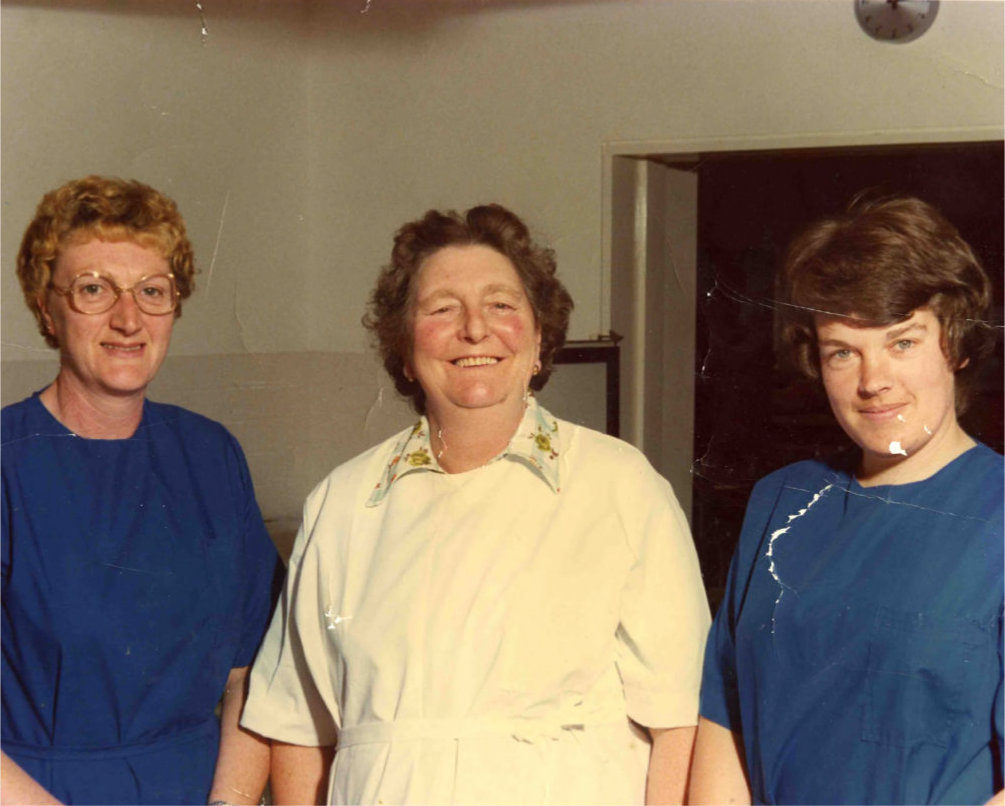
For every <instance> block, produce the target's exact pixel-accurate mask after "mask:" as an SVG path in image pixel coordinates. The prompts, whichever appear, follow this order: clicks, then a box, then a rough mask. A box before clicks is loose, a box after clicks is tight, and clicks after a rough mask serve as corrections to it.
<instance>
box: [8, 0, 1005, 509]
mask: <svg viewBox="0 0 1005 806" xmlns="http://www.w3.org/2000/svg"><path fill="white" fill-rule="evenodd" d="M363 5H364V4H363V2H362V0H271V1H269V0H203V1H202V6H203V8H204V9H205V16H206V23H207V28H208V32H209V33H208V37H207V38H206V39H205V41H203V38H202V37H201V35H200V26H201V20H200V18H199V14H198V11H197V8H196V4H195V3H194V2H192V0H76V1H71V0H65V2H58V1H57V0H45V1H43V0H39V2H28V1H26V0H25V1H23V2H12V1H8V0H4V2H3V3H2V103H3V108H2V112H3V116H2V135H3V139H2V160H3V162H2V167H3V188H2V204H3V207H2V209H3V218H2V231H0V234H2V249H0V252H2V263H0V265H2V267H3V271H2V272H0V276H2V293H3V297H2V320H3V321H2V342H3V381H4V383H3V399H4V402H9V401H10V400H13V399H17V398H19V397H21V396H23V394H25V393H27V392H28V391H30V390H31V388H34V387H33V384H36V383H38V380H37V379H38V378H46V377H49V376H50V375H51V374H52V373H53V372H54V364H52V358H51V357H48V356H49V353H48V351H46V349H45V348H44V347H43V346H42V342H41V339H40V337H39V336H38V335H37V334H36V332H35V330H34V325H33V322H32V320H31V318H30V316H29V315H28V314H27V312H26V311H24V309H23V304H22V302H21V299H20V293H19V291H18V288H17V284H16V280H15V279H14V274H13V263H14V254H15V252H16V249H17V243H18V241H19V239H20V234H21V232H22V230H23V228H24V226H25V224H26V223H27V221H28V220H29V219H30V217H31V214H32V211H33V208H34V205H35V204H36V203H37V201H38V198H39V197H40V195H41V193H42V192H43V191H45V190H47V189H49V188H51V187H53V186H55V185H56V184H58V183H60V182H62V181H63V180H65V179H68V178H71V177H75V176H79V175H83V174H86V173H90V172H100V173H110V174H118V175H125V176H134V177H137V178H140V179H143V180H145V181H148V182H150V183H151V184H154V185H155V186H157V187H160V188H162V189H164V190H165V191H167V192H168V193H170V194H171V195H173V196H174V197H175V198H176V199H177V201H178V202H179V204H180V206H181V209H182V211H183V213H184V214H185V216H186V219H187V221H188V223H189V226H190V229H191V233H192V236H193V241H194V243H195V247H196V252H197V256H198V258H199V261H200V263H201V266H202V268H203V274H202V276H201V277H200V278H199V282H200V288H199V290H197V292H196V295H195V296H194V297H193V298H192V300H190V301H189V304H188V305H187V306H186V310H185V316H184V318H183V319H182V321H181V322H180V323H179V326H178V328H177V329H176V334H177V335H176V337H175V343H174V345H173V348H172V351H173V356H175V358H173V359H169V361H168V363H167V364H166V366H165V368H164V370H163V371H162V375H163V376H164V377H163V378H159V379H158V384H160V385H161V388H163V389H164V390H165V391H166V392H170V395H171V398H170V399H171V400H172V401H173V402H179V403H182V404H183V405H184V404H186V402H188V401H191V404H192V405H194V406H195V405H197V407H199V408H201V410H203V411H205V412H206V413H208V414H210V415H211V416H216V417H218V418H219V419H222V420H223V421H224V422H225V423H228V424H231V425H234V423H235V422H237V421H238V420H240V421H241V422H244V423H247V418H246V417H243V416H242V417H238V416H237V414H236V413H235V410H234V408H233V401H234V394H235V390H239V389H241V388H242V387H241V386H240V384H247V382H248V380H247V377H246V374H247V373H248V372H249V371H252V374H254V371H261V372H262V373H267V374H263V375H261V376H260V378H259V379H258V380H257V381H256V383H259V384H261V385H263V386H264V388H265V389H267V390H268V389H283V390H286V391H287V392H288V393H290V394H292V392H291V391H290V390H300V393H301V394H302V395H304V396H309V397H313V398H315V399H320V400H325V401H328V403H327V406H328V409H329V410H332V411H340V410H341V407H343V406H345V405H350V406H354V407H357V408H359V409H362V410H359V411H352V412H349V414H351V415H352V417H348V416H347V419H344V420H343V419H341V418H340V417H336V416H326V411H325V410H321V411H314V412H313V413H312V414H311V416H313V417H317V418H320V422H319V423H318V424H316V425H315V426H314V427H313V429H312V431H313V432H314V433H312V437H311V439H310V440H305V439H304V437H303V434H304V431H305V428H304V424H303V419H302V418H303V416H304V413H303V412H302V411H301V412H299V413H298V414H297V416H293V417H291V416H290V412H289V411H287V410H284V409H283V406H282V405H280V403H281V402H282V401H286V400H289V399H290V398H289V397H288V396H287V397H284V396H282V395H271V396H270V395H268V394H265V395H262V396H260V397H258V398H255V399H257V400H262V401H263V402H262V403H261V405H263V406H267V407H270V410H269V411H268V412H266V413H264V414H263V418H264V421H261V422H256V423H255V427H254V428H248V429H247V430H245V427H242V426H240V425H239V424H238V425H237V426H235V430H236V431H239V432H241V431H243V433H239V436H240V437H241V439H242V441H243V442H244V444H245V447H246V449H247V450H248V454H249V459H250V460H251V463H252V470H253V473H254V475H255V479H256V484H257V485H258V487H259V491H260V497H261V499H262V504H263V509H264V510H265V511H266V514H267V515H269V516H271V517H275V518H287V517H296V515H297V513H298V511H299V503H298V502H299V501H300V499H302V497H303V495H304V494H305V493H306V492H307V490H308V489H309V487H310V486H311V485H312V484H313V483H314V482H315V481H316V480H317V476H318V475H319V470H318V468H327V467H329V466H330V465H333V464H335V463H336V462H338V461H341V460H343V459H345V458H348V456H349V455H351V453H352V452H355V451H356V450H358V446H359V443H360V439H361V435H364V436H366V438H367V439H371V441H372V439H375V438H376V437H377V435H378V434H377V432H383V431H386V430H387V429H389V428H391V427H393V426H396V425H397V424H398V423H399V422H400V421H402V420H403V418H405V417H407V414H405V413H403V411H402V409H401V408H400V407H394V406H386V405H384V404H381V405H378V406H377V408H376V411H377V412H378V416H377V418H376V420H374V419H373V418H372V417H371V419H370V420H369V421H368V422H370V426H369V427H368V428H369V430H367V431H366V432H365V433H364V432H363V431H360V430H359V429H358V427H357V426H358V423H359V422H362V419H361V418H363V417H364V416H367V414H368V413H369V412H370V408H371V405H372V404H374V403H377V401H378V400H380V401H385V400H387V399H388V398H389V397H390V387H389V385H388V384H387V383H386V382H383V381H381V380H380V377H381V376H380V372H379V369H377V368H376V367H375V366H374V365H373V363H372V362H371V361H370V359H368V358H364V356H363V355H362V353H363V352H364V350H365V345H366V337H365V335H364V333H363V331H362V328H361V327H360V326H359V317H360V315H361V313H362V310H363V305H364V302H365V299H366V295H367V292H368V290H369V288H370V285H371V282H372V279H373V277H374V274H375V272H376V269H377V267H379V266H380V265H381V264H383V263H384V262H385V261H386V259H387V255H388V252H389V248H390V242H391V234H392V232H393V231H394V229H396V228H397V227H398V226H399V225H400V224H401V223H403V222H404V221H405V220H408V219H410V218H413V217H415V216H417V215H419V214H421V213H422V212H423V211H424V210H425V209H427V208H429V207H447V206H449V207H456V208H464V207H467V206H469V205H471V204H474V203H477V202H482V201H490V200H494V201H499V202H502V203H504V204H507V205H509V206H511V207H513V208H514V209H515V210H517V211H518V212H519V213H520V214H522V215H524V216H525V217H526V218H527V219H528V221H529V222H530V223H531V225H532V227H533V229H534V230H535V231H536V232H537V233H538V234H539V235H540V236H541V238H542V239H543V240H544V241H546V242H548V243H550V244H551V245H552V246H554V247H555V248H556V249H557V252H558V257H559V265H560V270H561V272H562V274H563V276H564V277H565V279H566V282H567V284H568V286H569V288H570V290H571V291H572V293H573V296H574V298H575V299H576V302H577V311H576V314H575V316H574V319H573V328H572V333H571V335H572V337H574V338H586V337H590V336H592V335H595V334H596V333H597V332H598V331H599V330H601V329H602V328H603V327H604V326H605V322H606V321H607V320H606V316H607V313H606V311H605V309H604V306H605V305H606V302H605V297H604V293H603V290H604V267H603V266H602V252H603V244H602V234H601V233H602V221H603V214H604V211H603V209H602V205H603V199H602V196H603V188H602V183H603V171H604V166H603V164H602V159H601V154H602V146H603V144H604V143H610V142H612V141H641V142H643V143H644V142H657V141H658V142H672V141H675V140H683V139H689V138H698V139H710V138H729V137H736V136H749V135H763V136H765V137H770V136H773V135H778V136H789V135H802V134H813V135H817V136H818V138H819V142H820V143H821V144H825V143H826V142H827V141H828V138H829V137H834V138H835V139H836V140H840V142H842V143H847V142H848V137H849V132H851V133H860V134H861V135H862V137H863V139H869V140H871V139H874V138H875V136H876V134H877V132H878V133H890V134H891V136H893V135H897V133H903V134H904V136H905V137H907V136H908V135H909V136H910V139H912V140H917V139H925V138H926V137H928V136H931V138H932V139H938V140H946V139H949V138H950V137H951V135H949V134H947V130H951V129H957V130H959V131H960V132H964V133H965V132H971V133H972V132H973V131H975V130H977V129H981V128H983V127H990V128H991V129H992V130H996V131H998V132H999V134H998V136H1001V135H1000V130H1001V126H1002V116H1003V92H1002V88H1003V75H1002V72H1003V70H1002V63H1003V56H1002V42H1003V14H1002V11H1003V4H1002V2H1000V0H995V2H965V1H964V0H949V1H948V2H943V3H942V6H941V10H940V12H939V17H938V19H937V21H936V24H935V26H934V28H933V29H932V30H931V31H930V32H929V33H928V34H927V35H926V36H925V37H923V38H922V39H921V40H919V41H917V42H914V43H911V44H907V45H889V44H879V43H876V42H873V41H871V40H869V39H867V38H866V37H865V36H864V35H863V34H862V33H861V32H860V31H859V29H858V27H857V25H856V23H855V20H854V15H853V13H852V4H851V2H850V0H786V1H784V2H782V1H780V0H594V1H593V2H590V1H588V0H582V1H577V0H552V1H551V2H548V1H547V0H541V1H540V2H535V1H534V0H523V1H522V2H519V1H517V0H512V2H506V1H505V0H498V1H495V2H494V1H493V0H372V2H371V7H370V10H369V11H368V12H366V13H365V14H361V13H360V10H361V9H362V7H363ZM894 139H896V137H894ZM639 148H640V149H644V145H640V146H639ZM268 354H281V355H284V356H291V358H290V359H289V360H279V361H267V360H265V359H266V358H267V356H268ZM298 355H299V356H300V357H301V359H303V360H296V359H295V357H296V356H298ZM226 356H231V357H232V358H233V360H230V361H228V360H224V359H223V358H221V357H226ZM326 356H327V357H326ZM256 357H264V358H262V360H261V361H259V359H258V358H256ZM193 362H194V363H193ZM256 362H258V363H256ZM182 363H184V367H182ZM322 365H323V368H324V371H317V369H320V368H321V366H322ZM200 367H201V369H200ZM249 367H250V368H251V369H249ZM255 367H259V370H254V368H255ZM231 368H233V369H231ZM266 368H267V369H266ZM344 388H346V389H352V390H353V391H352V393H351V394H347V395H346V396H343V395H342V393H341V391H340V390H342V389H344ZM382 389H383V390H384V391H383V392H382V391H381V390H382ZM154 391H156V390H154ZM161 397H162V398H163V399H168V398H167V397H165V396H164V395H161ZM242 399H243V398H242ZM346 399H348V400H349V401H350V402H349V403H348V404H347V403H345V402H344V400H346ZM283 405H286V404H283ZM381 418H383V419H381ZM231 421H234V422H231ZM319 428H320V429H321V430H320V432H318V429H319ZM298 435H299V436H298ZM277 440H278V443H277ZM284 440H285V443H284ZM277 444H278V445H283V444H286V445H288V446H296V450H295V451H294V449H293V448H292V447H289V448H287V449H286V450H283V449H280V448H278V447H276V446H277ZM303 451H306V452H307V453H308V456H306V457H305V456H304V455H302V452H303Z"/></svg>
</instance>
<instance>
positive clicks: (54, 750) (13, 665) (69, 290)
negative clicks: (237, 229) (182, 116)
mask: <svg viewBox="0 0 1005 806" xmlns="http://www.w3.org/2000/svg"><path fill="white" fill-rule="evenodd" d="M194 272H195V268H194V263H193V255H192V247H191V244H190V243H189V241H188V237H187V236H186V233H185V225H184V222H183V221H182V218H181V216H180V214H179V213H178V210H177V208H176V206H175V204H174V202H173V201H171V200H170V199H168V198H166V197H165V196H163V195H162V194H161V193H159V192H158V191H156V190H154V189H153V188H151V187H148V186H146V185H143V184H141V183H139V182H135V181H124V180H120V179H107V178H103V177H97V176H90V177H86V178H84V179H80V180H76V181H72V182H68V183H67V184H65V185H63V186H62V187H60V188H57V189H56V190H53V191H52V192H50V193H48V194H46V196H45V197H44V198H43V199H42V202H41V204H40V205H39V207H38V210H37V211H36V214H35V218H34V220H33V221H32V222H31V224H30V225H29V226H28V229H27V231H26V232H25V235H24V239H23V241H22V244H21V249H20V251H19V253H18V257H17V273H18V278H19V279H20V282H21V287H22V289H23V291H24V296H25V300H26V302H27V304H28V307H29V308H30V309H31V311H32V313H33V314H34V316H35V318H36V319H37V321H38V325H39V328H40V330H41V333H42V336H43V337H44V338H45V341H46V343H47V344H49V346H51V347H54V348H56V349H57V350H58V351H59V372H58V374H57V376H56V379H55V380H54V381H53V382H52V383H51V384H50V385H49V386H47V387H46V388H45V389H43V390H42V391H40V392H37V393H36V394H34V395H32V396H31V397H29V398H28V399H26V400H23V401H21V402H20V403H16V404H14V405H12V406H8V407H6V408H4V409H3V412H2V429H3V430H2V459H3V462H2V496H0V505H2V514H0V533H2V552H0V559H2V583H3V589H2V604H3V629H2V644H3V679H2V684H3V685H2V700H3V725H2V751H3V756H2V761H3V768H2V777H3V790H2V797H3V802H4V803H15V802H16V803H57V802H65V803H207V802H229V803H235V804H236V803H258V800H259V796H260V795H261V792H262V789H263V788H264V785H265V780H266V777H267V774H268V766H269V745H268V743H267V742H266V741H265V740H263V739H262V738H260V737H258V736H256V735H255V734H253V733H251V732H249V731H247V730H245V729H243V728H240V727H239V725H238V718H239V716H240V711H241V708H242V706H243V703H244V697H245V678H246V673H247V668H248V666H249V665H250V663H251V661H252V659H253V658H254V655H255V652H256V650H257V648H258V644H259V641H260V639H261V637H262V634H263V632H264V629H265V626H266V622H267V619H268V615H269V609H270V604H271V602H270V599H271V597H270V593H271V591H270V588H271V585H270V583H271V579H272V575H273V572H274V570H275V566H276V552H275V549H274V547H273V545H272V542H271V540H270V539H269V536H268V534H267V532H266V531H265V527H264V525H263V523H262V517H261V514H260V512H259V509H258V505H257V503H256V501H255V495H254V490H253V488H252V483H251V477H250V475H249V472H248V468H247V465H246V463H245V459H244V455H243V453H242V451H241V448H240V446H239V445H238V444H237V441H236V440H235V439H234V438H233V437H232V436H231V435H230V434H229V433H228V432H227V431H226V430H225V429H224V428H223V427H222V426H221V425H219V424H218V423H215V422H212V421H211V420H208V419H206V418H204V417H201V416H199V415H197V414H194V413H192V412H189V411H186V410H184V409H181V408H178V407H176V406H169V405H163V404H158V403H152V402H150V401H148V400H147V399H146V389H147V386H148V384H149V383H150V382H151V381H152V380H153V378H154V376H155V375H156V374H157V370H158V369H159V368H160V365H161V362H162V361H163V360H164V356H165V354H166V352H167V349H168V343H169V342H170V339H171V331H172V328H173V327H174V322H175V320H176V319H177V318H178V317H179V316H180V315H181V301H182V300H184V299H186V298H187V297H188V296H189V295H190V294H191V293H192V290H193V285H194V284H193V275H194ZM221 698H222V711H221V717H220V719H217V717H216V716H215V714H214V710H215V709H216V706H217V704H218V703H219V702H220V701H221Z"/></svg>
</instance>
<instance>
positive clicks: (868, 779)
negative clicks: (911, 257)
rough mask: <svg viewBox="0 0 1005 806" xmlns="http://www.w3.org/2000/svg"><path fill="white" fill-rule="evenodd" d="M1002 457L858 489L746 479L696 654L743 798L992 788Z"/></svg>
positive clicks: (966, 458)
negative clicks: (744, 788)
mask: <svg viewBox="0 0 1005 806" xmlns="http://www.w3.org/2000/svg"><path fill="white" fill-rule="evenodd" d="M1003 528H1005V527H1003V462H1002V457H1001V456H999V455H998V454H997V453H995V452H994V451H992V450H990V449H989V448H987V447H986V446H984V445H978V446H976V447H974V448H972V449H971V450H969V451H968V452H966V453H965V454H963V455H962V456H960V457H958V458H957V459H956V460H954V461H953V462H951V463H950V464H948V465H947V466H946V467H944V468H942V469H941V470H940V471H939V472H938V473H936V474H935V475H934V476H932V477H931V478H929V479H926V480H924V481H920V482H916V483H913V484H903V485H891V486H879V487H866V488H863V487H862V486H861V485H859V484H858V483H857V482H856V481H855V479H854V478H853V476H851V475H850V474H849V473H847V472H844V471H841V470H838V469H835V468H833V467H830V466H828V465H826V464H824V463H821V462H818V461H806V462H799V463H797V464H794V465H790V466H788V467H785V468H782V469H781V470H779V471H777V472H775V473H773V474H771V475H770V476H767V477H766V478H764V479H762V480H761V481H760V482H759V483H758V484H757V486H756V487H755V488H754V491H753V493H752V494H751V498H750V502H749V504H748V506H747V513H746V518H745V521H744V525H743V531H742V535H741V537H740V544H739V546H738V548H737V551H736V554H735V555H734V557H733V563H732V566H731V569H730V573H729V579H728V582H727V589H726V598H725V600H724V602H723V604H722V607H721V609H720V610H719V613H718V614H717V616H716V618H715V622H714V623H713V626H712V630H711V634H710V637H709V643H708V646H707V649H706V654H705V669H704V677H703V683H702V693H701V714H702V715H703V716H704V717H706V718H707V719H710V720H712V721H713V722H716V723H718V724H720V725H723V726H725V727H727V728H730V729H732V730H734V731H738V732H740V733H741V734H742V736H743V745H744V750H745V753H746V761H747V766H748V770H749V774H750V783H751V788H752V792H753V797H754V799H755V802H758V803H804V804H810V803H983V802H984V801H985V800H987V799H988V798H989V797H990V796H991V795H992V794H993V793H994V791H995V790H996V789H998V788H1001V786H1002V776H1001V764H1002V761H1001V760H1002V708H1003V701H1002V649H1001V640H1002V607H1003V594H1002V587H1003V582H1002V568H1003V562H1005V558H1003Z"/></svg>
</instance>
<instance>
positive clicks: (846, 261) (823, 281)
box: [780, 197, 994, 413]
mask: <svg viewBox="0 0 1005 806" xmlns="http://www.w3.org/2000/svg"><path fill="white" fill-rule="evenodd" d="M780 292H781V293H780V297H781V301H782V306H783V311H782V312H783V316H784V319H783V325H782V340H783V343H784V344H785V346H786V347H787V348H788V349H789V350H790V351H791V353H792V356H791V357H792V358H793V359H794V362H795V364H796V365H797V366H798V367H799V368H800V369H801V370H802V371H803V372H805V373H806V374H807V375H809V376H810V377H814V378H817V377H819V376H820V358H819V349H818V346H817V335H816V326H815V322H814V316H815V315H816V314H826V315H838V316H849V317H852V316H853V317H854V319H855V320H856V321H858V322H859V323H861V324H862V326H864V327H879V326H884V325H889V324H893V323H895V322H899V321H903V320H905V319H907V318H908V317H909V316H910V315H911V314H912V313H913V312H914V311H915V310H917V309H918V308H922V307H928V308H930V309H931V310H932V312H933V313H934V314H935V315H936V316H937V317H938V320H939V324H940V325H941V327H942V348H943V351H944V352H945V354H946V358H947V359H948V360H949V362H950V364H951V365H952V366H953V368H954V369H956V392H957V394H956V408H957V411H958V412H960V413H962V411H963V410H964V409H965V408H966V404H967V403H968V402H969V398H970V396H971V394H972V393H973V389H972V385H973V380H974V372H975V369H976V365H977V364H978V362H979V361H980V359H982V358H983V357H984V356H986V355H987V354H988V353H989V352H990V350H991V347H992V344H993V339H994V334H993V329H992V328H991V327H990V325H989V324H988V323H987V321H985V317H986V315H987V311H988V308H989V306H990V299H991V284H990V282H989V280H988V277H987V274H986V273H985V272H984V269H983V268H982V266H981V264H980V261H979V260H978V259H977V257H976V255H975V254H974V252H973V250H972V249H971V248H970V245H969V244H967V242H966V241H964V240H963V238H962V237H961V236H960V234H959V232H958V231H957V229H956V227H954V226H953V225H952V224H951V223H949V221H947V220H946V218H945V217H944V216H943V215H942V214H941V213H940V212H939V211H938V210H937V209H936V208H935V207H933V206H932V205H930V204H927V203H926V202H923V201H921V200H920V199H916V198H912V197H886V198H877V199H869V198H867V197H858V198H856V199H853V200H852V202H851V204H850V205H849V206H848V208H847V210H846V211H845V212H844V213H842V214H840V215H836V216H832V217H829V218H825V219H823V220H821V221H818V222H816V223H815V224H813V225H811V226H810V227H809V228H808V229H807V230H805V231H804V232H803V233H802V234H801V235H799V236H798V237H797V238H796V239H795V240H794V241H793V242H792V244H791V245H790V247H789V250H788V254H787V256H786V259H785V263H784V265H783V267H782V271H781V276H780ZM964 365H965V366H964Z"/></svg>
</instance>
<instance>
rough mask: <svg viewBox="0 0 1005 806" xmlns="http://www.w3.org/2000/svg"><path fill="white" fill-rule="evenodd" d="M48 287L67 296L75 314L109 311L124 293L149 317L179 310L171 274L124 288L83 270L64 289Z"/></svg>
mask: <svg viewBox="0 0 1005 806" xmlns="http://www.w3.org/2000/svg"><path fill="white" fill-rule="evenodd" d="M49 288H51V289H52V290H53V291H55V292H56V293H57V294H62V295H63V296H64V297H66V300H67V302H69V303H70V307H71V308H73V310H75V311H76V312H77V313H84V314H96V313H104V312H105V311H110V310H111V309H112V308H113V307H114V306H115V303H116V302H118V301H119V297H121V296H122V292H123V291H128V292H129V293H130V294H132V295H133V300H134V301H135V302H136V307H137V308H139V309H140V310H141V311H143V313H147V314H150V315H151V316H163V315H164V314H168V313H171V311H173V310H174V309H175V308H177V307H178V289H177V288H176V287H175V284H174V275H173V274H151V275H149V276H147V277H144V278H143V279H141V280H137V281H136V282H135V283H133V284H132V285H131V286H128V287H126V288H123V287H122V286H120V285H118V284H117V283H116V282H115V281H114V280H112V279H111V278H110V277H106V276H105V275H103V274H99V273H98V272H96V271H85V272H81V273H80V274H78V275H77V276H76V277H74V278H73V279H72V280H71V281H70V285H69V286H68V287H67V288H60V287H59V286H58V285H56V284H55V283H49Z"/></svg>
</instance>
